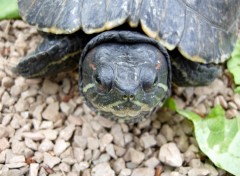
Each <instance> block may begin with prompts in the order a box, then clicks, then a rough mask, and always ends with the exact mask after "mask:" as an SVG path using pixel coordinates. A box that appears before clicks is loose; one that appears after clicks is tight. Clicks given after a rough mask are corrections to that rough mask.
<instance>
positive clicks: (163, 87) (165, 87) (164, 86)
mask: <svg viewBox="0 0 240 176" xmlns="http://www.w3.org/2000/svg"><path fill="white" fill-rule="evenodd" d="M157 86H158V87H160V88H162V89H163V90H164V91H165V92H167V90H168V87H167V86H166V85H165V84H162V83H158V84H157Z"/></svg>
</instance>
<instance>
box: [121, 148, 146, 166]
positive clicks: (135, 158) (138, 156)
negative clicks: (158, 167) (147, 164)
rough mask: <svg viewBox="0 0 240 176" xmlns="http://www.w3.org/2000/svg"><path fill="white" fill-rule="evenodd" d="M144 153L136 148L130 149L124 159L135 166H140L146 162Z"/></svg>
mask: <svg viewBox="0 0 240 176" xmlns="http://www.w3.org/2000/svg"><path fill="white" fill-rule="evenodd" d="M144 157H145V155H144V153H142V152H140V151H137V150H136V149H134V148H129V149H128V151H127V153H126V155H125V156H124V158H126V160H130V161H131V162H132V163H134V164H140V163H141V162H142V161H143V160H144Z"/></svg>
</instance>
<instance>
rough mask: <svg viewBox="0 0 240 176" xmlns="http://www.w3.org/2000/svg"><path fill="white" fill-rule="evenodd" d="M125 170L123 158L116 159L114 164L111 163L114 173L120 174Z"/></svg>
mask: <svg viewBox="0 0 240 176" xmlns="http://www.w3.org/2000/svg"><path fill="white" fill-rule="evenodd" d="M124 168H125V161H124V159H123V158H118V159H117V160H116V161H115V162H114V163H113V169H114V171H115V172H116V173H119V172H121V170H123V169H124Z"/></svg>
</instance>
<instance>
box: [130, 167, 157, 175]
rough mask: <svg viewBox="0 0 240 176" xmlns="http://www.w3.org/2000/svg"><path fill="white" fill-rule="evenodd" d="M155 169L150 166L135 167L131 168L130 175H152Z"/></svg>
mask: <svg viewBox="0 0 240 176" xmlns="http://www.w3.org/2000/svg"><path fill="white" fill-rule="evenodd" d="M154 174H155V170H154V169H152V168H137V169H134V170H133V173H132V175H131V176H154Z"/></svg>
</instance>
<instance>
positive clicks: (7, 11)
mask: <svg viewBox="0 0 240 176" xmlns="http://www.w3.org/2000/svg"><path fill="white" fill-rule="evenodd" d="M13 18H19V14H18V6H17V0H0V20H3V19H13Z"/></svg>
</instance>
